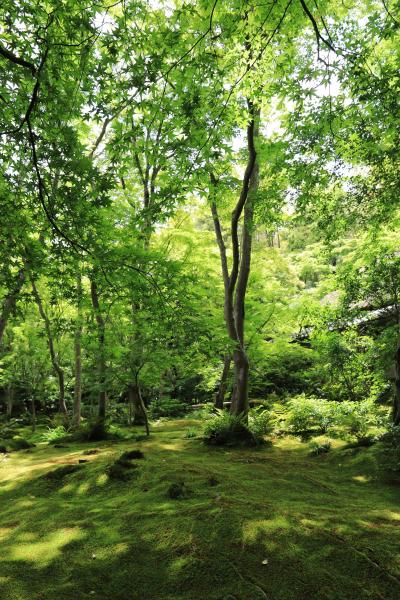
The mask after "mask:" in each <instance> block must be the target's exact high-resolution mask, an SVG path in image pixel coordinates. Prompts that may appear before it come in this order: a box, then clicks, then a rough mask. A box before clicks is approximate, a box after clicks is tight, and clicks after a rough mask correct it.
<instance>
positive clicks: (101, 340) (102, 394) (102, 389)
mask: <svg viewBox="0 0 400 600" xmlns="http://www.w3.org/2000/svg"><path fill="white" fill-rule="evenodd" d="M90 294H91V298H92V306H93V310H94V314H95V317H96V323H97V339H98V344H99V355H98V359H97V371H98V375H99V400H98V419H99V421H105V418H106V409H107V391H106V360H105V323H104V319H103V315H102V314H101V310H100V303H99V294H98V290H97V284H96V282H95V280H94V279H91V280H90Z"/></svg>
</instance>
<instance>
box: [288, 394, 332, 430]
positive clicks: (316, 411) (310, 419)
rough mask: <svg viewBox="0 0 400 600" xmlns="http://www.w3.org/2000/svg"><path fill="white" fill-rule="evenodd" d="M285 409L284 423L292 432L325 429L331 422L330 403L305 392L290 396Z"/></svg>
mask: <svg viewBox="0 0 400 600" xmlns="http://www.w3.org/2000/svg"><path fill="white" fill-rule="evenodd" d="M287 411H288V412H287V417H286V421H285V425H286V427H287V429H288V431H292V432H302V431H308V430H311V429H315V430H318V431H326V429H327V428H328V426H329V425H330V424H331V422H332V421H331V409H330V404H329V403H328V402H327V401H326V400H321V399H320V398H314V397H307V396H306V395H305V394H300V395H299V396H295V397H293V398H291V399H290V400H289V401H288V403H287Z"/></svg>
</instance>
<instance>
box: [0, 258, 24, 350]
mask: <svg viewBox="0 0 400 600" xmlns="http://www.w3.org/2000/svg"><path fill="white" fill-rule="evenodd" d="M24 283H25V271H24V270H23V269H20V271H19V272H18V274H17V276H16V278H15V281H14V285H13V287H12V289H11V290H10V291H9V292H8V294H7V295H6V297H5V298H4V300H3V306H2V308H1V313H0V344H1V341H2V339H3V335H4V331H5V328H6V325H7V322H8V319H9V317H10V315H11V314H12V312H13V310H14V309H15V305H16V303H17V299H18V296H19V293H20V291H21V289H22V286H23V285H24Z"/></svg>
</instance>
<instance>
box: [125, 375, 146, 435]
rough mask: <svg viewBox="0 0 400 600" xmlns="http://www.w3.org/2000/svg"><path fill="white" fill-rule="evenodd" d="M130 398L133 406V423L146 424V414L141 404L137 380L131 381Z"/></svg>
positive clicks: (129, 386)
mask: <svg viewBox="0 0 400 600" xmlns="http://www.w3.org/2000/svg"><path fill="white" fill-rule="evenodd" d="M128 398H129V404H130V406H131V411H132V412H131V414H132V418H131V424H132V425H144V424H145V422H146V419H145V415H144V413H143V411H142V406H141V404H140V398H139V390H138V387H137V385H136V382H133V383H130V384H129V385H128Z"/></svg>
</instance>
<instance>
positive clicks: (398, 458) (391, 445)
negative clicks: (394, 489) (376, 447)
mask: <svg viewBox="0 0 400 600" xmlns="http://www.w3.org/2000/svg"><path fill="white" fill-rule="evenodd" d="M379 441H380V442H381V443H382V444H383V446H384V450H385V452H384V453H383V457H382V459H383V464H382V466H383V468H384V469H387V470H389V471H394V472H396V473H398V472H400V425H392V426H391V427H390V428H389V429H388V431H386V433H384V434H383V435H382V436H381V437H380V439H379Z"/></svg>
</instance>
